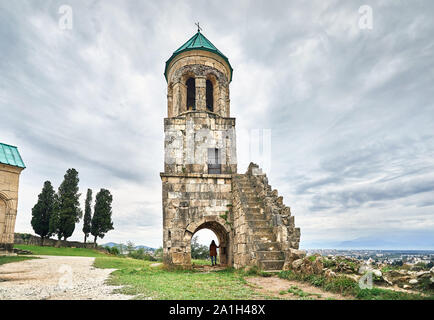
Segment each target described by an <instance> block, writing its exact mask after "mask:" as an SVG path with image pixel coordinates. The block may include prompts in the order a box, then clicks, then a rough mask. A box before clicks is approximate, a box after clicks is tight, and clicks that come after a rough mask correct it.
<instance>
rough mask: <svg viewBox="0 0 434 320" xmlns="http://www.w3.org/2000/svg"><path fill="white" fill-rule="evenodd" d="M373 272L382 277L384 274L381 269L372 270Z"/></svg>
mask: <svg viewBox="0 0 434 320" xmlns="http://www.w3.org/2000/svg"><path fill="white" fill-rule="evenodd" d="M372 273H373V274H374V276H376V277H379V278H381V277H382V276H383V274H382V273H381V271H380V270H372Z"/></svg>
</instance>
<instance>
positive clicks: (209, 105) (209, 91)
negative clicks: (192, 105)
mask: <svg viewBox="0 0 434 320" xmlns="http://www.w3.org/2000/svg"><path fill="white" fill-rule="evenodd" d="M206 109H207V110H208V111H211V112H213V111H214V92H213V86H212V82H211V81H210V80H206Z"/></svg>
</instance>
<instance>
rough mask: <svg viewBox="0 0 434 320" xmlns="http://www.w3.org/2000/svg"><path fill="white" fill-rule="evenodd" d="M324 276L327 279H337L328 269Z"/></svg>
mask: <svg viewBox="0 0 434 320" xmlns="http://www.w3.org/2000/svg"><path fill="white" fill-rule="evenodd" d="M324 275H325V276H326V278H334V277H336V273H334V272H333V271H332V270H330V269H326V270H325V272H324Z"/></svg>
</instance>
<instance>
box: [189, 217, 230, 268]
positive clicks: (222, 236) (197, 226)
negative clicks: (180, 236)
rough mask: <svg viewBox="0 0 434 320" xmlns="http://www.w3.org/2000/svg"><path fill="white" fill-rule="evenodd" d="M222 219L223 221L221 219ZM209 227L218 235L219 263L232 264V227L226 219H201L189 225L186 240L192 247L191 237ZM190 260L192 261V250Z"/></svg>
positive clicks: (223, 264)
mask: <svg viewBox="0 0 434 320" xmlns="http://www.w3.org/2000/svg"><path fill="white" fill-rule="evenodd" d="M219 220H222V221H219ZM203 229H209V230H211V231H212V232H214V234H215V235H216V237H217V240H218V245H219V250H218V263H219V264H220V265H222V266H232V263H233V257H232V250H231V241H232V239H231V229H230V227H229V226H228V225H227V224H225V221H224V220H223V219H221V218H215V220H212V221H203V220H202V221H200V222H197V223H192V224H190V225H189V226H188V228H187V231H186V233H185V240H186V241H188V243H189V244H190V247H191V239H192V238H193V236H194V235H195V234H196V233H197V232H198V231H200V230H203ZM189 253H190V261H191V252H189Z"/></svg>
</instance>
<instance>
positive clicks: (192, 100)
mask: <svg viewBox="0 0 434 320" xmlns="http://www.w3.org/2000/svg"><path fill="white" fill-rule="evenodd" d="M186 85H187V110H196V84H195V81H194V78H189V79H188V80H187V83H186Z"/></svg>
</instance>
